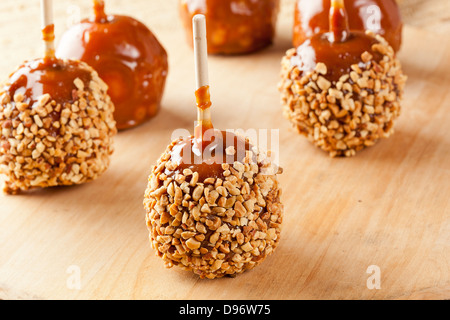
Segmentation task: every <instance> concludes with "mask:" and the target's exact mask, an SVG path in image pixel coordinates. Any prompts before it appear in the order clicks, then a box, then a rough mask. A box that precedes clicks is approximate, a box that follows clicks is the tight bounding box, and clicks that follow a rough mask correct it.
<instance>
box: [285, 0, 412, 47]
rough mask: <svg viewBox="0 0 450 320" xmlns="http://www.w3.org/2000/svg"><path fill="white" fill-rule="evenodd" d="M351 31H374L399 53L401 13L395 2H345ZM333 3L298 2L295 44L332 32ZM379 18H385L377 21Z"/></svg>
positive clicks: (327, 1) (346, 0)
mask: <svg viewBox="0 0 450 320" xmlns="http://www.w3.org/2000/svg"><path fill="white" fill-rule="evenodd" d="M344 2H345V7H346V10H347V13H348V17H349V19H348V21H349V27H350V30H352V31H353V30H359V31H365V30H371V31H373V32H375V33H377V34H380V35H381V36H383V37H384V38H385V39H386V40H387V41H388V42H389V44H390V45H391V46H392V47H393V49H394V50H395V51H398V50H399V49H400V46H401V42H402V28H403V23H402V20H401V15H400V10H399V8H398V5H397V3H396V2H395V0H375V1H373V0H359V1H356V0H345V1H344ZM329 12H330V1H329V0H314V1H311V0H298V1H297V4H296V6H295V18H294V20H295V21H294V37H293V45H294V47H298V46H299V45H301V44H302V43H303V42H305V41H306V39H308V38H310V37H312V36H313V35H314V34H317V33H320V32H324V31H328V30H329ZM377 15H379V16H380V18H381V19H376V16H377Z"/></svg>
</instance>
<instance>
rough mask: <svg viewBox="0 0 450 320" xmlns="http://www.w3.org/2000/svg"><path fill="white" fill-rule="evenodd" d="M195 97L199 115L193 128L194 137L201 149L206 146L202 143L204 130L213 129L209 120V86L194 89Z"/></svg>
mask: <svg viewBox="0 0 450 320" xmlns="http://www.w3.org/2000/svg"><path fill="white" fill-rule="evenodd" d="M195 98H196V102H197V108H198V113H199V115H198V121H197V125H196V126H195V129H194V137H195V140H196V141H197V143H198V144H199V146H201V148H200V149H201V150H203V149H204V147H205V146H206V144H205V143H204V140H205V139H204V137H205V134H206V132H207V131H208V130H211V129H214V126H213V124H212V122H211V117H210V110H209V109H210V107H211V105H212V103H211V96H210V93H209V86H203V87H201V88H199V89H198V90H197V91H195Z"/></svg>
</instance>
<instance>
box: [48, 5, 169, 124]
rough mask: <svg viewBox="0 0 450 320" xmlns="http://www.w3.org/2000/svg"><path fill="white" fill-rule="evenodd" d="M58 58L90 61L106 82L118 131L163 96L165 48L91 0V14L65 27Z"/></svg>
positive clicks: (150, 113) (145, 116)
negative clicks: (92, 13)
mask: <svg viewBox="0 0 450 320" xmlns="http://www.w3.org/2000/svg"><path fill="white" fill-rule="evenodd" d="M56 54H57V56H58V57H61V58H70V59H78V60H81V61H84V62H86V63H87V64H89V65H90V66H92V67H93V68H94V69H95V70H96V71H97V72H98V73H99V75H100V77H101V78H102V79H103V80H104V81H105V82H106V83H107V85H108V86H109V89H108V93H109V95H110V96H111V99H112V101H113V103H114V105H115V112H114V117H115V120H116V122H117V128H118V129H119V130H123V129H127V128H131V127H135V126H137V125H139V124H141V123H143V122H145V121H147V120H149V119H150V118H152V117H154V116H155V115H156V114H157V113H158V111H159V108H160V104H161V100H162V97H163V92H164V87H165V82H166V77H167V72H168V61H167V54H166V51H165V49H164V48H163V47H162V45H161V44H160V43H159V41H158V39H157V38H156V37H155V36H154V35H153V33H152V32H151V31H150V30H149V29H148V28H147V27H146V26H145V25H144V24H143V23H141V22H139V21H137V20H136V19H133V18H131V17H128V16H122V15H108V14H106V13H105V10H104V2H103V1H99V0H95V1H94V15H93V16H92V17H91V18H89V19H85V20H83V21H81V22H80V23H79V24H76V25H74V26H72V27H71V28H70V29H69V30H67V31H66V32H65V33H64V35H63V36H62V39H61V41H60V43H59V46H58V49H57V52H56Z"/></svg>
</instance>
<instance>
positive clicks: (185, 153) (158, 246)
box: [144, 15, 283, 279]
mask: <svg viewBox="0 0 450 320" xmlns="http://www.w3.org/2000/svg"><path fill="white" fill-rule="evenodd" d="M199 16H200V17H199ZM204 22H205V20H204V16H202V15H198V16H195V17H194V23H195V26H196V27H195V28H194V29H195V30H194V33H195V35H196V37H195V38H196V41H195V42H196V44H195V45H194V47H195V49H194V50H195V52H197V53H196V55H200V59H199V60H201V61H205V57H206V50H207V49H206V36H205V33H204V32H201V30H205V29H206V24H204ZM199 29H200V31H199ZM197 42H200V43H203V45H201V44H198V43H197ZM197 47H200V49H202V50H199V49H197ZM198 51H201V52H202V53H201V54H199V53H198ZM200 65H202V63H200ZM199 69H200V70H204V69H202V68H199ZM199 74H200V75H205V74H206V72H202V71H197V79H205V78H204V77H201V76H199ZM207 82H208V81H207V80H203V81H199V80H197V88H198V89H197V90H196V93H195V95H196V100H197V111H198V112H197V123H196V126H195V129H194V135H192V136H189V137H184V138H178V139H175V140H173V141H172V143H171V144H170V145H169V146H168V147H167V149H166V151H165V152H164V153H163V154H162V155H161V156H160V157H159V159H158V161H157V163H156V165H155V166H153V168H152V171H151V173H150V176H149V178H148V186H147V189H146V191H145V196H144V208H145V210H146V221H147V227H148V229H149V232H150V237H149V238H150V242H151V244H152V247H153V248H154V249H155V251H156V254H157V256H159V257H160V258H162V259H163V261H164V263H165V266H166V267H168V268H170V267H174V266H177V267H179V268H182V269H184V270H187V271H191V272H193V273H195V274H196V275H198V276H199V277H200V278H208V279H215V278H221V277H224V276H230V277H234V276H236V275H238V274H240V273H243V272H244V271H246V270H250V269H253V268H255V267H256V266H258V265H259V264H261V263H262V262H263V261H264V260H265V259H266V258H267V257H268V256H269V255H271V254H272V253H273V252H274V250H275V248H276V247H277V245H278V243H279V241H280V231H281V223H282V220H283V205H282V203H281V202H280V197H281V188H280V186H279V183H278V180H277V173H279V171H278V170H275V167H276V166H274V165H273V163H271V161H270V159H269V158H268V157H267V156H265V154H264V153H263V152H260V151H259V150H258V149H257V148H256V147H255V146H253V145H252V144H251V143H250V141H249V139H248V138H246V137H244V136H240V135H238V134H236V133H234V132H232V131H231V132H230V131H221V130H217V129H215V128H214V127H213V125H212V122H211V116H210V108H211V101H210V94H209V85H207Z"/></svg>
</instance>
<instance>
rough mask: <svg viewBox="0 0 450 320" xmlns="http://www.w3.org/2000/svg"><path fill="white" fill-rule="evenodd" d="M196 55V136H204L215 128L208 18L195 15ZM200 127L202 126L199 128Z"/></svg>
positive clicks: (193, 21) (193, 20)
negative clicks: (209, 64) (212, 115)
mask: <svg viewBox="0 0 450 320" xmlns="http://www.w3.org/2000/svg"><path fill="white" fill-rule="evenodd" d="M192 23H193V37H194V57H195V80H196V92H195V95H196V98H197V122H198V125H197V127H196V128H195V137H196V138H201V137H203V133H204V132H205V131H206V130H208V129H211V128H213V126H212V122H211V111H210V106H211V100H210V94H209V75H208V49H207V40H206V18H205V16H204V15H201V14H198V15H195V16H194V18H193V19H192ZM199 127H200V128H199Z"/></svg>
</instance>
